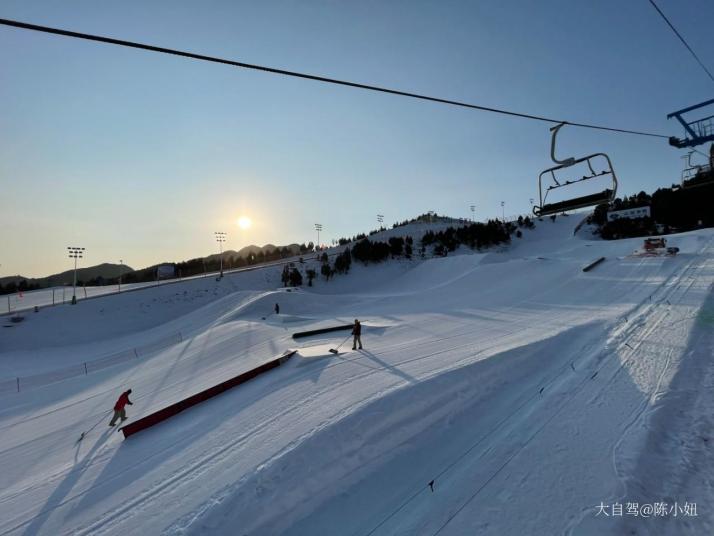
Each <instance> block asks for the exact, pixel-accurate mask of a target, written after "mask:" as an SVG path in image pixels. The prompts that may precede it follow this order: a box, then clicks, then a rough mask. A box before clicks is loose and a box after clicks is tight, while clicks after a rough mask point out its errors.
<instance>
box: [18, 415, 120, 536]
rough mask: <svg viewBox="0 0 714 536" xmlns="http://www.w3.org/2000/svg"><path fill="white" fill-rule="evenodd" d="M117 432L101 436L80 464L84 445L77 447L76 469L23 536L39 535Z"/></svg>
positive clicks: (57, 488) (72, 470)
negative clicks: (103, 446)
mask: <svg viewBox="0 0 714 536" xmlns="http://www.w3.org/2000/svg"><path fill="white" fill-rule="evenodd" d="M115 430H116V429H115V428H111V429H109V430H105V431H104V432H103V433H102V435H100V436H99V438H98V439H97V440H96V441H95V442H94V445H92V448H90V449H89V450H88V451H87V453H86V454H85V455H84V457H83V458H82V459H81V460H79V462H78V463H77V460H78V458H79V450H80V448H81V445H82V444H81V443H80V444H79V445H78V446H77V451H76V452H75V455H74V461H75V465H74V467H73V468H72V469H71V470H70V471H69V473H68V474H67V476H65V478H64V480H63V481H62V482H61V483H60V484H59V486H57V487H56V488H55V490H54V491H53V492H52V495H50V496H49V498H48V499H47V502H45V504H44V506H43V507H42V509H41V510H40V512H39V513H38V514H37V515H36V516H35V517H34V518H33V519H32V522H31V523H30V524H29V525H28V526H27V528H26V529H25V531H24V532H23V533H22V534H23V536H35V535H36V534H39V532H40V529H41V528H42V525H44V523H45V521H47V518H48V517H49V516H51V515H52V513H53V512H54V511H55V510H56V509H57V508H59V507H61V506H62V504H63V503H64V502H65V499H66V498H67V496H68V495H69V493H70V492H71V491H72V489H73V488H74V486H75V485H76V484H77V482H78V481H79V479H80V478H81V477H82V475H83V474H84V471H85V469H87V467H88V466H89V464H90V462H91V461H92V459H93V457H94V454H95V453H96V452H97V450H99V448H100V447H101V446H102V445H104V443H106V442H107V439H109V436H110V435H111V434H112V432H114V431H115Z"/></svg>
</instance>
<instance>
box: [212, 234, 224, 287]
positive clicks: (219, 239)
mask: <svg viewBox="0 0 714 536" xmlns="http://www.w3.org/2000/svg"><path fill="white" fill-rule="evenodd" d="M213 234H214V235H216V242H218V258H219V259H220V261H221V275H220V277H223V242H225V241H226V233H224V232H222V231H216V232H215V233H213Z"/></svg>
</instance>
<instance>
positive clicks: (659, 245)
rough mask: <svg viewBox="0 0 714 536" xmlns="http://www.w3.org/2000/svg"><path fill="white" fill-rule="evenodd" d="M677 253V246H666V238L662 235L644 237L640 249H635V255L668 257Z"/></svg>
mask: <svg viewBox="0 0 714 536" xmlns="http://www.w3.org/2000/svg"><path fill="white" fill-rule="evenodd" d="M677 253H679V248H677V247H667V240H666V239H665V238H664V237H657V238H645V241H644V243H643V244H642V249H638V250H636V251H635V253H634V254H635V255H637V256H641V257H660V256H662V255H668V256H670V257H672V256H674V255H676V254H677Z"/></svg>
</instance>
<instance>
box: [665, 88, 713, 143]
mask: <svg viewBox="0 0 714 536" xmlns="http://www.w3.org/2000/svg"><path fill="white" fill-rule="evenodd" d="M711 104H714V99H710V100H708V101H704V102H700V103H699V104H695V105H694V106H689V107H688V108H683V109H681V110H678V111H676V112H672V113H671V114H667V119H672V118H673V117H674V118H675V119H676V120H677V121H679V124H680V125H682V127H683V128H684V131H685V132H686V134H687V136H688V137H685V139H683V140H682V139H679V138H677V137H676V136H671V137H670V138H669V144H670V145H672V146H674V147H678V148H680V149H683V148H685V147H695V146H697V145H701V144H703V143H706V142H708V141H714V134H709V135H707V136H701V135H699V134H697V133H696V132H695V131H694V129H693V128H692V127H693V126H695V125H698V124H701V123H704V122H705V121H709V120H710V119H712V117H714V116H711V115H710V116H709V117H705V118H703V119H697V120H695V121H690V122H687V121H686V120H685V119H684V118H683V117H682V114H686V113H688V112H691V111H694V110H698V109H699V108H705V107H706V106H709V105H711Z"/></svg>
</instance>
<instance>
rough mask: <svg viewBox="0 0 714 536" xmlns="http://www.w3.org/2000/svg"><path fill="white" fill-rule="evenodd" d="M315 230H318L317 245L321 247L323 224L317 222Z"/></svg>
mask: <svg viewBox="0 0 714 536" xmlns="http://www.w3.org/2000/svg"><path fill="white" fill-rule="evenodd" d="M315 230H316V231H317V247H318V248H319V247H320V231H322V224H321V223H316V224H315Z"/></svg>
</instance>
